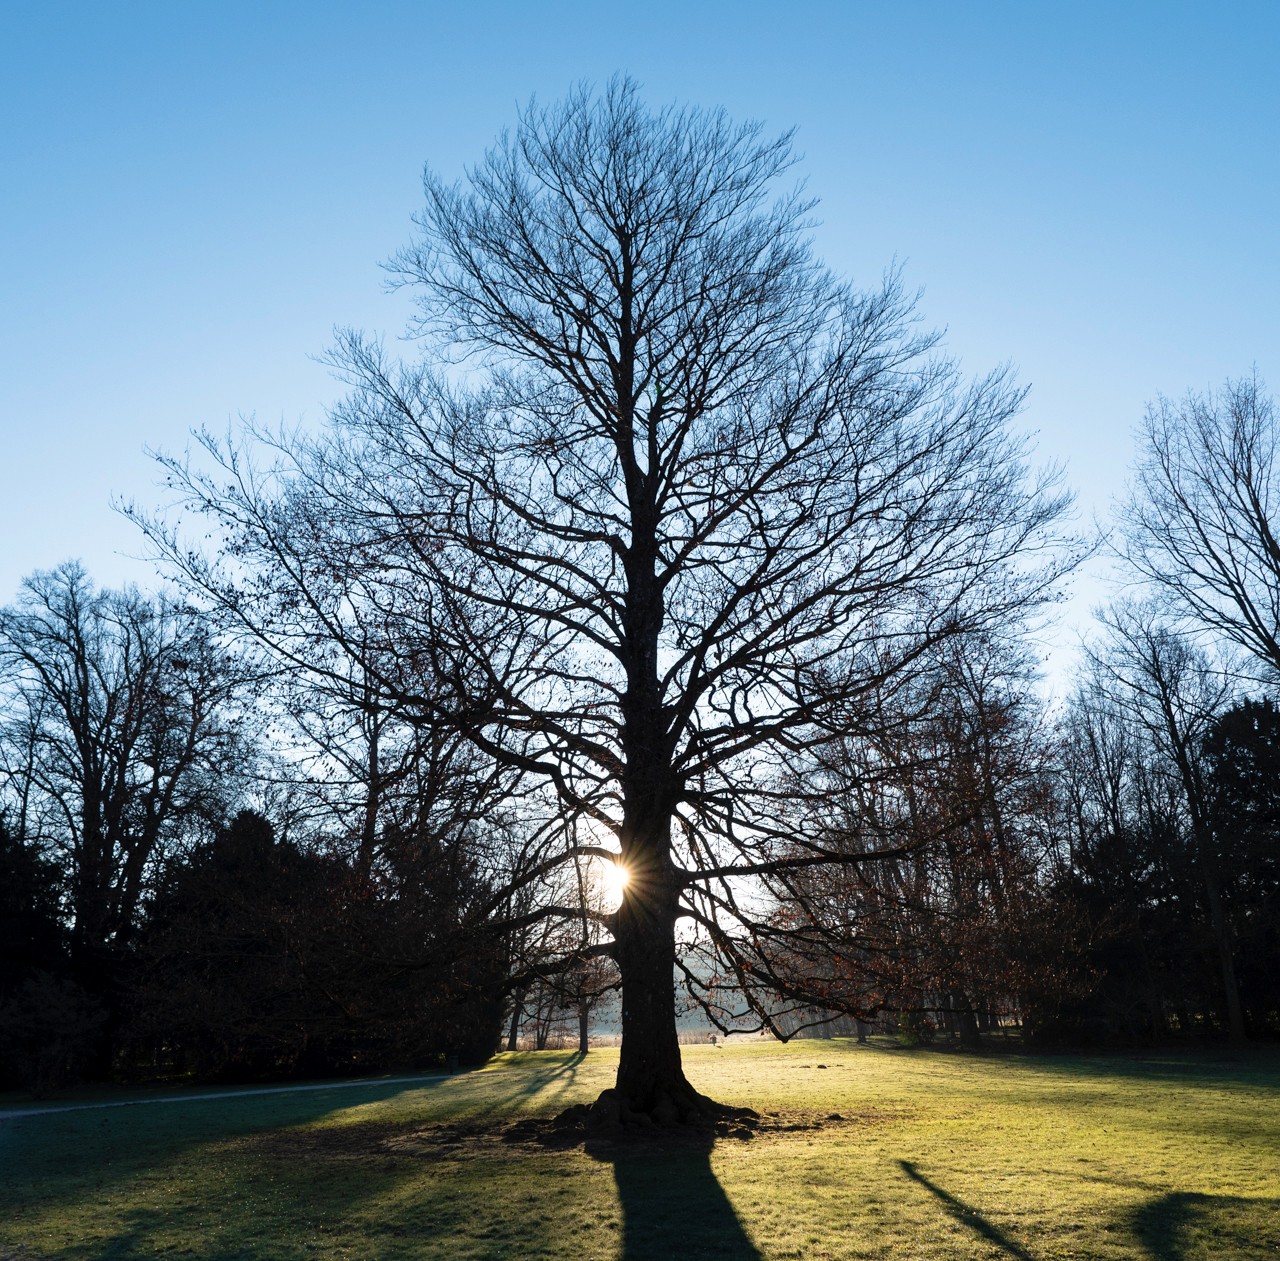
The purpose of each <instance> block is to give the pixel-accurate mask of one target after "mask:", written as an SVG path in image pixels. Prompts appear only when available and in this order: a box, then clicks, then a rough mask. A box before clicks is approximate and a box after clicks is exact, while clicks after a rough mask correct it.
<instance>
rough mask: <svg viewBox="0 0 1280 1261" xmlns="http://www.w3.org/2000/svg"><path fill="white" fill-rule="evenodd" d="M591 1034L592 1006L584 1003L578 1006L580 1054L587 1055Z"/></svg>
mask: <svg viewBox="0 0 1280 1261" xmlns="http://www.w3.org/2000/svg"><path fill="white" fill-rule="evenodd" d="M590 1033H591V1006H590V1004H589V1003H587V1002H585V1001H583V1002H580V1003H579V1004H578V1054H579V1055H586V1053H587V1052H588V1051H589V1050H590V1049H591V1048H590V1045H589V1040H590Z"/></svg>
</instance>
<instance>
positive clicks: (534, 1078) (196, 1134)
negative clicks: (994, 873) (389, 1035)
mask: <svg viewBox="0 0 1280 1261" xmlns="http://www.w3.org/2000/svg"><path fill="white" fill-rule="evenodd" d="M616 1062H617V1052H616V1051H612V1050H598V1051H592V1052H591V1054H590V1055H588V1056H587V1057H586V1058H585V1059H579V1058H577V1057H576V1056H575V1055H573V1054H571V1053H569V1052H541V1053H532V1052H530V1053H523V1054H517V1055H503V1056H499V1057H498V1058H497V1059H495V1060H494V1061H493V1062H492V1063H491V1064H490V1065H489V1066H488V1067H486V1068H485V1069H483V1070H480V1071H477V1072H472V1073H465V1074H460V1075H458V1076H456V1077H453V1078H447V1079H442V1080H438V1081H426V1082H422V1083H411V1084H408V1085H406V1084H381V1085H380V1084H377V1083H370V1084H367V1085H361V1086H357V1087H349V1086H348V1087H343V1088H341V1089H335V1090H314V1091H307V1092H305V1093H299V1094H272V1095H258V1096H250V1097H242V1098H230V1099H205V1100H200V1099H197V1098H192V1099H190V1100H189V1101H183V1102H181V1103H172V1104H166V1105H164V1106H136V1107H123V1108H100V1109H90V1110H84V1111H72V1112H62V1113H51V1114H45V1115H40V1116H36V1115H32V1116H29V1117H19V1118H10V1119H6V1120H0V1258H3V1259H4V1261H9V1259H10V1258H23V1259H24V1261H35V1259H37V1258H53V1257H57V1258H77V1259H79V1258H84V1259H89V1258H93V1259H95V1261H97V1259H99V1258H122V1257H170V1256H172V1257H197V1258H213V1259H219V1261H225V1259H230V1258H239V1257H245V1258H249V1257H253V1258H392V1259H399V1258H404V1259H409V1258H426V1257H432V1258H434V1257H441V1258H443V1257H450V1258H454V1257H459V1258H480V1257H522V1258H523V1257H557V1258H579V1257H583V1258H585V1257H600V1258H622V1259H625V1261H637V1259H639V1258H650V1257H652V1258H663V1261H672V1259H673V1258H681V1257H690V1258H698V1259H701V1258H716V1257H726V1258H730V1257H731V1258H747V1259H750V1258H753V1257H768V1258H774V1257H796V1258H801V1257H803V1258H810V1257H813V1258H822V1257H895V1258H912V1259H915V1258H937V1259H939V1261H941V1259H943V1258H947V1259H950V1258H968V1257H984V1258H1010V1257H1012V1258H1020V1259H1022V1261H1026V1259H1027V1258H1035V1259H1036V1261H1041V1259H1047V1258H1067V1257H1075V1258H1090V1259H1092V1258H1101V1259H1107V1258H1149V1259H1153V1261H1195V1259H1197V1258H1205V1259H1206V1261H1207V1259H1210V1258H1212V1259H1213V1261H1232V1259H1239V1258H1246V1257H1247V1258H1258V1257H1280V1054H1278V1053H1277V1052H1276V1050H1274V1049H1272V1050H1269V1051H1268V1050H1253V1051H1249V1052H1245V1053H1241V1054H1238V1055H1237V1054H1233V1053H1229V1052H1227V1051H1226V1050H1225V1049H1222V1050H1219V1051H1205V1052H1195V1053H1192V1052H1188V1053H1168V1054H1152V1055H1148V1056H1143V1057H1108V1058H1104V1057H1055V1058H1031V1057H1026V1056H1018V1055H999V1054H990V1055H985V1056H961V1055H956V1054H950V1053H947V1052H942V1051H928V1050H911V1051H907V1050H900V1049H897V1048H893V1047H890V1046H888V1045H873V1046H870V1047H857V1046H855V1045H853V1044H851V1043H848V1042H845V1041H842V1040H836V1041H831V1042H797V1043H792V1044H790V1045H787V1046H782V1045H778V1044H774V1043H768V1044H765V1043H756V1042H744V1043H740V1044H731V1045H730V1046H728V1047H727V1048H714V1047H693V1048H687V1049H686V1067H687V1071H688V1074H689V1077H690V1079H691V1080H692V1081H693V1082H694V1084H695V1085H696V1086H698V1087H699V1088H700V1089H701V1090H703V1091H704V1092H706V1093H707V1094H710V1095H712V1096H714V1097H715V1098H717V1099H719V1100H721V1101H723V1102H726V1103H734V1104H746V1105H750V1106H752V1107H754V1108H756V1109H757V1110H758V1111H760V1112H761V1113H763V1114H765V1115H764V1116H763V1119H762V1123H761V1127H760V1129H759V1130H757V1131H756V1133H755V1136H754V1137H752V1138H746V1137H737V1138H734V1137H729V1138H721V1139H719V1140H718V1141H715V1142H714V1143H713V1142H711V1141H710V1140H706V1141H690V1140H689V1139H688V1138H687V1137H684V1138H681V1137H679V1136H678V1135H672V1136H669V1137H666V1138H663V1137H661V1136H660V1137H659V1138H658V1139H657V1140H656V1141H655V1140H650V1141H647V1142H644V1143H636V1142H633V1141H630V1140H628V1139H626V1138H623V1139H621V1140H602V1139H601V1140H592V1141H590V1142H588V1143H587V1144H586V1145H585V1146H583V1145H578V1146H576V1147H572V1148H569V1149H567V1150H556V1149H549V1148H547V1147H544V1146H542V1145H540V1144H539V1143H538V1142H536V1141H535V1140H534V1138H533V1137H531V1136H530V1134H529V1133H528V1132H527V1131H528V1128H529V1127H527V1126H526V1127H522V1126H521V1125H520V1124H519V1122H520V1121H521V1119H524V1118H529V1117H534V1116H543V1115H550V1114H552V1113H555V1112H558V1111H560V1110H561V1109H563V1108H565V1107H566V1106H567V1105H569V1104H571V1103H577V1102H586V1101H589V1100H591V1099H592V1098H594V1097H595V1095H596V1094H597V1093H598V1092H599V1091H600V1090H601V1089H602V1088H604V1087H605V1086H607V1085H610V1084H611V1082H612V1076H613V1070H614V1067H615V1065H616ZM55 1102H56V1103H58V1104H67V1103H72V1102H75V1100H74V1099H72V1098H67V1099H59V1100H56V1101H55ZM12 1106H15V1105H14V1104H13V1103H12V1102H7V1103H6V1102H0V1108H6V1107H12Z"/></svg>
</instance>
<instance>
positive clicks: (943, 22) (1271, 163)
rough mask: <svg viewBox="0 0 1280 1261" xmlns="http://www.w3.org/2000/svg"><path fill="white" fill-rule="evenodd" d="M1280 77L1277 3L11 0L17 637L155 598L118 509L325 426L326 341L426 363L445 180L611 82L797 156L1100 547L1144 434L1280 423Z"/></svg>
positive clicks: (10, 325) (4, 371) (833, 211)
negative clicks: (393, 274) (422, 236)
mask: <svg viewBox="0 0 1280 1261" xmlns="http://www.w3.org/2000/svg"><path fill="white" fill-rule="evenodd" d="M1278 54H1280V3H1276V2H1275V0H1265V2H1264V0H1258V2H1255V3H1220V4H1214V5H1208V4H1204V3H1179V2H1177V0H1160V2H1158V3H1157V2H1150V3H1141V2H1137V0H1134V2H1130V3H1114V2H1110V3H1082V2H1080V0H1071V2H1070V3H1048V2H1040V0H1037V2H1036V3H1027V2H1026V0H1010V2H1008V3H984V2H983V0H970V2H967V3H963V4H961V3H956V2H955V0H937V2H926V0H919V2H916V3H900V4H899V3H889V0H880V2H879V3H860V2H858V0H850V2H847V3H834V2H832V3H791V4H780V3H777V0H773V2H772V3H754V2H751V0H728V2H720V0H712V2H707V3H700V2H697V0H682V2H681V3H670V2H669V0H652V2H650V3H647V4H621V3H614V2H608V0H592V2H590V3H587V2H582V3H568V2H562V3H555V2H548V0H537V2H533V0H525V2H521V3H515V2H509V3H499V2H496V0H494V2H490V3H485V2H484V0H474V3H472V4H470V5H459V4H456V3H455V4H437V3H425V2H420V3H408V2H407V0H405V2H401V3H395V2H382V0H365V2H364V3H360V4H355V3H351V4H337V3H323V2H322V0H307V2H306V3H289V2H286V0H271V2H269V3H263V2H262V0H252V2H244V3H241V2H231V0H218V2H217V3H204V2H200V0H184V2H182V3H178V2H176V0H174V2H169V3H150V4H144V3H128V2H127V0H114V2H113V3H110V4H104V3H101V2H100V0H94V2H91V3H64V2H60V0H44V2H43V3H40V4H31V3H27V2H26V0H0V439H2V445H0V453H2V454H0V459H2V461H3V464H2V467H3V469H4V479H3V493H2V494H0V540H2V542H3V546H2V547H0V602H3V601H7V600H9V599H11V598H12V597H13V595H14V594H15V592H16V589H17V586H18V583H19V581H20V579H21V578H22V577H23V576H24V575H25V574H27V573H30V572H31V571H32V570H35V569H39V568H48V567H51V566H53V565H56V564H57V563H59V562H60V561H62V560H64V559H66V558H68V557H72V556H77V557H80V558H81V559H82V560H83V561H84V562H85V564H86V565H87V567H88V569H89V571H90V573H91V574H92V575H93V576H94V577H95V578H96V579H97V580H98V581H99V582H100V583H102V584H106V585H113V584H119V583H121V582H124V581H127V580H135V581H139V582H141V583H143V584H144V585H154V580H153V579H152V578H151V577H150V571H149V569H148V568H147V567H146V566H144V565H141V564H139V563H137V562H134V561H130V560H129V559H127V555H126V554H128V553H131V552H132V553H136V552H138V551H140V550H141V544H140V541H139V540H138V539H137V538H136V537H135V534H134V532H133V528H132V527H131V526H129V525H128V524H127V523H126V522H125V521H123V520H122V519H120V518H119V517H117V516H116V515H115V514H114V513H113V512H112V510H111V508H110V499H111V496H112V495H113V494H114V495H118V496H123V497H126V498H135V499H138V500H140V501H141V502H143V503H150V502H158V501H159V499H160V492H159V490H158V489H157V488H156V486H155V481H156V477H157V473H156V469H155V467H154V465H153V464H152V463H151V462H150V461H149V459H148V458H147V456H146V454H145V452H144V448H146V447H148V446H151V447H158V448H162V449H165V450H169V451H175V450H180V449H181V448H182V447H183V446H184V445H185V443H186V435H187V433H188V431H189V430H190V429H191V428H193V427H195V426H200V425H208V426H210V427H212V428H214V429H221V428H224V427H225V426H226V425H227V424H228V422H229V421H231V420H232V419H233V418H234V417H235V416H236V415H238V414H240V413H244V414H251V413H256V415H257V416H258V418H259V419H260V420H263V421H267V422H273V423H274V422H277V421H285V422H288V423H293V422H297V421H303V422H307V423H311V422H316V421H318V420H319V418H320V417H321V416H322V415H323V408H324V405H325V403H326V402H327V401H330V400H332V399H333V397H334V396H335V394H336V387H335V386H334V384H333V383H332V382H331V381H330V380H329V378H328V377H327V375H326V373H325V371H324V369H322V368H321V367H319V366H317V365H316V364H315V363H314V362H313V360H312V359H311V358H310V357H309V356H313V355H316V354H319V353H320V352H322V351H323V350H324V349H325V347H326V346H327V345H328V343H329V340H330V336H331V330H332V328H333V326H334V325H338V324H344V325H345V324H351V325H355V326H358V327H363V328H367V329H373V330H378V331H381V332H384V333H388V334H391V335H394V334H397V333H398V332H400V331H401V330H402V328H403V325H404V320H405V315H406V312H407V306H406V301H405V298H404V296H403V295H388V294H386V293H385V292H384V291H383V280H384V276H383V273H382V272H381V271H380V270H379V267H378V264H379V263H380V262H381V261H382V260H383V259H385V258H387V257H388V256H389V255H390V254H392V253H393V252H394V251H395V249H396V248H397V247H398V246H400V245H401V244H403V243H404V242H405V241H406V240H407V238H408V235H409V231H410V222H409V221H410V215H411V214H412V213H413V212H414V210H415V209H416V208H417V206H418V204H419V201H420V175H421V170H422V165H423V163H424V162H430V163H431V164H432V166H433V167H435V168H436V169H437V170H439V171H441V172H443V173H445V174H450V175H452V174H460V173H461V170H462V167H463V165H464V164H465V163H467V162H469V161H473V160H475V159H476V158H478V157H479V156H480V154H481V153H482V152H483V150H484V149H485V147H486V146H487V145H488V144H489V143H490V142H491V140H492V139H493V137H494V136H495V134H496V133H497V132H498V131H499V130H500V129H501V128H502V127H504V126H506V125H508V124H510V123H511V122H513V120H514V116H515V111H516V107H517V104H518V103H520V102H523V101H525V100H527V99H528V97H529V96H530V95H531V94H535V93H536V94H537V95H538V96H540V97H543V98H546V99H553V98H556V97H559V96H561V95H562V94H563V93H564V91H565V90H566V89H567V88H568V87H569V86H570V85H571V84H573V83H574V82H576V81H578V80H581V79H589V80H595V81H602V80H604V79H607V78H608V77H609V76H610V75H611V74H612V73H614V72H616V71H624V72H628V73H630V74H631V75H633V76H634V77H635V78H637V79H638V80H639V81H640V82H641V83H642V85H643V86H644V89H645V91H646V94H647V96H648V97H649V99H650V100H651V101H653V102H654V103H655V104H657V103H664V102H666V101H669V100H673V99H677V100H680V101H683V102H688V103H692V104H698V105H708V106H715V105H723V106H724V107H725V108H726V109H727V110H728V111H729V112H730V113H731V114H732V115H733V116H735V117H739V118H745V117H754V118H758V119H761V120H763V121H764V122H765V123H766V124H767V125H768V126H769V127H770V128H773V129H777V130H781V129H784V128H788V127H792V126H794V127H796V128H798V137H797V146H798V148H799V149H800V151H801V152H802V153H803V155H804V160H803V163H802V168H801V169H802V171H803V173H804V175H805V176H806V177H807V179H808V183H809V188H810V191H811V192H812V193H814V194H815V195H817V196H818V197H819V198H820V199H821V208H820V212H819V213H820V216H821V219H822V224H821V227H820V229H819V231H818V244H819V249H820V252H821V253H822V254H823V255H824V257H825V258H826V259H827V261H828V262H829V263H830V264H831V265H832V266H834V267H835V268H836V269H837V270H838V271H840V272H843V273H845V274H848V275H851V276H852V277H853V278H854V279H855V280H856V279H857V278H858V277H863V278H865V279H866V280H867V281H868V282H872V281H874V280H875V279H876V278H878V276H879V275H880V273H881V271H882V270H883V269H884V268H885V267H886V266H887V265H888V264H890V263H891V262H892V260H894V259H895V258H896V259H898V260H900V261H901V262H902V263H904V264H905V269H906V276H907V279H908V281H909V282H910V283H912V284H913V285H918V286H921V287H923V289H924V291H925V294H924V299H923V303H922V310H923V312H924V314H925V316H926V317H927V319H928V321H929V322H930V323H931V324H935V325H944V326H946V327H947V328H948V330H949V334H948V344H949V347H950V349H951V350H952V351H953V352H954V353H955V354H957V355H958V356H959V357H960V358H961V360H962V362H963V363H964V365H965V366H966V368H968V369H970V370H972V371H975V372H976V371H980V370H982V369H984V368H987V367H990V366H991V365H993V364H996V363H1001V362H1005V361H1009V362H1012V363H1013V364H1014V365H1015V366H1016V367H1017V368H1018V370H1019V373H1020V376H1021V377H1022V379H1023V380H1024V381H1026V382H1027V383H1028V384H1030V386H1031V387H1032V392H1031V395H1030V399H1029V403H1028V407H1027V411H1026V415H1025V423H1026V424H1027V425H1028V426H1029V427H1031V428H1032V429H1034V430H1036V431H1037V432H1038V434H1039V450H1040V452H1041V455H1042V457H1043V458H1044V459H1046V460H1053V461H1058V462H1061V463H1064V464H1065V465H1066V466H1067V470H1068V476H1069V480H1070V481H1071V483H1072V484H1073V485H1074V486H1075V487H1076V489H1077V490H1078V492H1079V495H1080V500H1081V505H1082V510H1083V513H1084V515H1085V517H1086V518H1087V517H1088V516H1089V514H1091V513H1093V512H1098V513H1100V514H1105V512H1106V510H1107V506H1108V503H1109V501H1110V498H1111V496H1112V495H1113V494H1115V493H1116V492H1117V491H1118V489H1119V488H1120V486H1121V484H1122V481H1123V477H1124V471H1125V467H1126V465H1127V464H1128V462H1129V460H1130V454H1131V438H1132V430H1133V427H1134V426H1135V425H1136V424H1137V422H1138V421H1139V419H1140V418H1141V414H1142V410H1143V405H1144V401H1145V400H1147V399H1149V398H1152V397H1154V396H1155V395H1156V394H1158V393H1165V394H1169V395H1174V396H1176V395H1180V394H1182V393H1183V392H1184V391H1186V390H1187V389H1189V388H1194V389H1203V388H1205V387H1207V386H1209V385H1213V384H1217V383H1219V382H1221V380H1222V379H1223V378H1224V377H1226V376H1228V375H1231V376H1236V375H1240V374H1243V373H1246V372H1248V371H1249V370H1250V368H1251V367H1252V366H1253V365H1255V364H1256V365H1257V368H1258V370H1259V371H1260V373H1261V374H1262V375H1263V377H1264V378H1266V379H1267V380H1268V381H1269V382H1270V384H1271V385H1272V387H1273V389H1276V390H1280V232H1278V231H1277V229H1278V226H1280V225H1278V219H1280V214H1278V211H1280V70H1278V68H1277V67H1278V64H1280V56H1278ZM1096 597H1097V591H1096V589H1093V588H1092V587H1090V586H1089V584H1087V583H1086V584H1085V591H1084V593H1083V595H1082V597H1081V599H1080V600H1079V601H1078V602H1077V604H1076V605H1075V606H1073V610H1074V613H1075V614H1076V615H1078V614H1079V613H1080V611H1081V609H1082V607H1083V606H1085V605H1087V603H1088V601H1089V600H1091V599H1095V598H1096Z"/></svg>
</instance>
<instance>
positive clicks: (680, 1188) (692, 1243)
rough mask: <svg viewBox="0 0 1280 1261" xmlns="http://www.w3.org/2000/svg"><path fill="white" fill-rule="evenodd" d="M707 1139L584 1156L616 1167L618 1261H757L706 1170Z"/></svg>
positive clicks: (620, 1146)
mask: <svg viewBox="0 0 1280 1261" xmlns="http://www.w3.org/2000/svg"><path fill="white" fill-rule="evenodd" d="M714 1146H715V1139H714V1137H712V1136H711V1135H706V1136H693V1135H690V1136H688V1137H682V1138H680V1139H675V1140H673V1141H672V1142H671V1144H670V1145H663V1144H661V1143H653V1142H640V1143H636V1142H634V1141H628V1140H622V1141H616V1142H615V1141H602V1142H598V1143H595V1142H588V1143H587V1151H588V1152H590V1154H591V1155H592V1156H593V1157H594V1158H595V1159H596V1160H601V1161H605V1162H607V1163H609V1164H611V1165H612V1166H613V1176H614V1180H615V1182H616V1183H617V1186H618V1203H619V1205H620V1207H621V1209H622V1251H621V1253H620V1256H621V1258H622V1261H650V1259H651V1258H661V1261H669V1259H670V1258H671V1257H678V1256H696V1257H698V1258H700V1259H701V1258H726V1259H729V1258H732V1259H733V1261H759V1259H760V1258H761V1257H762V1254H761V1253H760V1251H759V1250H758V1249H757V1248H756V1246H755V1244H754V1243H752V1241H751V1237H750V1236H749V1235H748V1234H747V1232H746V1229H745V1228H744V1227H743V1225H742V1222H741V1221H739V1220H738V1215H737V1213H735V1212H734V1209H733V1205H732V1204H731V1203H730V1201H729V1197H728V1196H727V1195H725V1193H724V1188H723V1187H722V1186H721V1185H720V1182H719V1180H718V1179H717V1178H716V1175H715V1172H714V1171H713V1170H712V1168H711V1150H712V1148H713V1147H714Z"/></svg>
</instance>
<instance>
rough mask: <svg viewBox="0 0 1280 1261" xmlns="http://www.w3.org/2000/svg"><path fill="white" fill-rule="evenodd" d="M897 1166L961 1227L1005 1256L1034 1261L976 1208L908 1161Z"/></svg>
mask: <svg viewBox="0 0 1280 1261" xmlns="http://www.w3.org/2000/svg"><path fill="white" fill-rule="evenodd" d="M898 1165H899V1166H900V1167H901V1169H902V1172H903V1173H905V1174H906V1175H907V1177H908V1178H910V1179H911V1180H912V1181H913V1182H918V1183H919V1184H920V1185H921V1186H922V1187H924V1189H925V1190H926V1191H928V1192H929V1194H930V1195H932V1196H934V1197H935V1198H936V1199H937V1200H938V1202H939V1203H940V1204H941V1205H942V1207H943V1208H944V1209H945V1210H946V1211H947V1212H948V1213H949V1214H950V1215H951V1216H952V1217H954V1218H955V1219H956V1221H958V1222H959V1223H960V1224H961V1225H962V1226H967V1227H968V1228H969V1229H970V1230H972V1231H973V1232H974V1233H975V1234H977V1235H981V1236H982V1238H983V1239H985V1240H986V1241H987V1242H988V1243H991V1244H994V1245H995V1246H996V1247H997V1248H999V1249H1001V1251H1003V1252H1004V1253H1005V1254H1006V1255H1007V1256H1011V1257H1017V1258H1018V1261H1035V1258H1034V1257H1032V1255H1031V1253H1029V1252H1028V1251H1027V1250H1026V1249H1025V1248H1023V1247H1022V1246H1021V1245H1020V1244H1018V1243H1015V1242H1014V1241H1013V1240H1012V1239H1010V1238H1009V1236H1008V1235H1006V1234H1005V1233H1004V1231H1002V1230H1000V1229H999V1228H998V1227H997V1226H993V1225H992V1224H991V1222H989V1221H987V1219H986V1218H985V1217H983V1215H982V1214H981V1213H979V1212H978V1210H977V1209H976V1208H972V1207H971V1206H970V1205H968V1204H966V1203H965V1202H964V1201H963V1200H958V1199H956V1197H955V1196H954V1195H952V1194H951V1193H950V1192H949V1191H944V1190H943V1189H942V1188H941V1187H940V1186H938V1184H937V1183H936V1182H930V1181H929V1179H928V1178H926V1177H925V1176H924V1174H922V1173H921V1172H920V1171H919V1170H918V1169H917V1168H916V1167H915V1165H913V1164H912V1163H911V1161H909V1160H900V1161H898Z"/></svg>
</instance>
